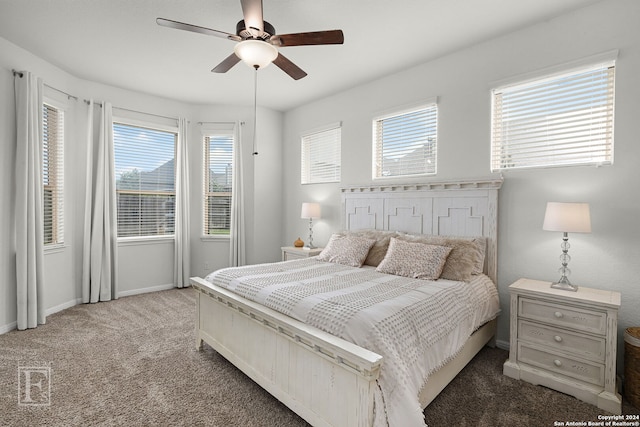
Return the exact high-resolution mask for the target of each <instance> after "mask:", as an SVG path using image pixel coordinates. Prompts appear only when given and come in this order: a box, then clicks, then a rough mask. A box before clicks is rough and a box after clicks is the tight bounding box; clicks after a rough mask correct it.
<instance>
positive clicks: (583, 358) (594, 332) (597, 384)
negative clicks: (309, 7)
mask: <svg viewBox="0 0 640 427" xmlns="http://www.w3.org/2000/svg"><path fill="white" fill-rule="evenodd" d="M550 286H551V283H550V282H541V281H537V280H529V279H520V280H518V281H516V282H515V283H513V284H512V285H511V286H509V293H510V294H511V318H510V321H511V325H510V327H511V331H510V333H511V335H510V350H509V360H507V361H506V362H505V364H504V367H503V372H504V374H505V375H506V376H508V377H511V378H515V379H517V380H523V381H527V382H529V383H532V384H536V385H543V386H545V387H549V388H552V389H554V390H557V391H560V392H562V393H566V394H569V395H572V396H575V397H576V398H578V399H580V400H583V401H585V402H587V403H591V404H593V405H596V406H597V407H598V408H600V409H604V410H606V411H609V412H611V413H614V414H620V413H621V405H622V398H621V396H620V394H619V393H618V392H617V388H616V350H617V337H618V309H619V308H620V293H618V292H612V291H604V290H598V289H590V288H582V287H580V288H578V291H577V292H569V291H564V290H559V289H552V288H551V287H550Z"/></svg>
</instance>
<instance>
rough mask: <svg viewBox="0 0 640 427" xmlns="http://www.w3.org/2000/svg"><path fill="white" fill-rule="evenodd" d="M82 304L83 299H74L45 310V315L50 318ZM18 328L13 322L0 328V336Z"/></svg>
mask: <svg viewBox="0 0 640 427" xmlns="http://www.w3.org/2000/svg"><path fill="white" fill-rule="evenodd" d="M81 302H82V299H81V298H77V299H73V300H71V301H67V302H63V303H62V304H59V305H56V306H55V307H51V308H48V309H46V310H45V312H44V315H45V316H50V315H52V314H53V313H57V312H59V311H62V310H65V309H67V308H69V307H73V306H74V305H78V304H80V303H81ZM17 327H18V322H11V323H9V324H8V325H2V326H0V335H2V334H6V333H7V332H11V331H13V330H14V329H16V328H17Z"/></svg>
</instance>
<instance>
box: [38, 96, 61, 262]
mask: <svg viewBox="0 0 640 427" xmlns="http://www.w3.org/2000/svg"><path fill="white" fill-rule="evenodd" d="M47 106H48V107H49V108H52V109H54V110H56V111H57V114H58V115H59V119H60V120H58V122H57V125H58V131H60V130H62V132H61V135H60V136H59V137H58V139H57V141H56V147H55V150H56V155H55V156H56V160H57V161H56V162H55V165H54V167H53V169H54V174H53V175H54V176H53V178H54V180H55V184H54V185H53V186H52V185H51V184H49V185H47V184H45V176H44V175H45V174H44V169H45V160H44V157H45V148H44V146H45V123H44V109H45V107H47ZM67 110H68V105H67V104H65V103H62V102H59V101H56V100H55V99H53V98H51V97H48V96H44V97H43V99H42V110H41V113H42V159H41V162H42V165H41V166H42V214H43V221H42V225H43V245H44V249H45V251H52V250H57V249H60V248H63V247H64V246H65V234H66V233H65V231H66V230H65V223H64V222H65V221H64V214H65V188H64V187H65V186H64V184H65V179H64V178H65V177H64V175H65V167H64V163H65V162H64V160H65V155H64V151H65V146H66V140H67V136H66V129H67V126H66V124H67V123H66V122H67ZM47 144H50V141H48V140H47ZM59 145H60V146H59ZM50 168H51V166H50V162H49V164H48V165H47V169H50ZM49 178H51V175H49ZM47 187H52V230H51V234H52V240H51V242H47V241H46V231H45V226H46V225H45V221H46V219H45V192H46V190H47Z"/></svg>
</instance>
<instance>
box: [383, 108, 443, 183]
mask: <svg viewBox="0 0 640 427" xmlns="http://www.w3.org/2000/svg"><path fill="white" fill-rule="evenodd" d="M437 123H438V107H437V105H436V104H435V103H434V104H428V105H426V106H422V107H419V108H417V109H412V110H408V111H403V112H399V113H394V114H390V115H386V116H383V117H378V118H376V119H374V120H373V169H374V174H373V177H374V178H386V177H396V176H413V175H429V174H435V173H436V148H437Z"/></svg>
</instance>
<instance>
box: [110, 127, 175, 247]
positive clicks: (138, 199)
mask: <svg viewBox="0 0 640 427" xmlns="http://www.w3.org/2000/svg"><path fill="white" fill-rule="evenodd" d="M176 140H177V131H176V130H167V129H157V128H156V129H154V128H151V127H141V126H137V125H134V124H130V123H116V122H114V124H113V145H114V155H115V175H116V196H117V199H118V200H117V204H118V237H143V236H165V235H172V234H173V233H174V212H175V209H174V207H175V197H176V192H175V172H174V159H175V150H176Z"/></svg>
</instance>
